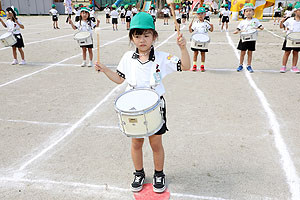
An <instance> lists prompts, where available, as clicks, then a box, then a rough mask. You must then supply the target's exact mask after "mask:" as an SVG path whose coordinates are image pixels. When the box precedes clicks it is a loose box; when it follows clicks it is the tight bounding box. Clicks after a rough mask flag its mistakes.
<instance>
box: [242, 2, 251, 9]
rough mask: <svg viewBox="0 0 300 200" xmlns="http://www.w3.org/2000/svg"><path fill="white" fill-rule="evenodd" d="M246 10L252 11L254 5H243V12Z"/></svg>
mask: <svg viewBox="0 0 300 200" xmlns="http://www.w3.org/2000/svg"><path fill="white" fill-rule="evenodd" d="M246 9H253V10H254V5H253V4H252V3H245V5H244V7H243V10H246Z"/></svg>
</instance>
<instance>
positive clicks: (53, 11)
mask: <svg viewBox="0 0 300 200" xmlns="http://www.w3.org/2000/svg"><path fill="white" fill-rule="evenodd" d="M49 13H50V15H52V21H53V28H54V29H59V27H58V11H57V10H56V5H55V4H52V9H51V10H50V11H49Z"/></svg>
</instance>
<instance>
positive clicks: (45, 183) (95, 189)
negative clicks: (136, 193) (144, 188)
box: [0, 177, 228, 200]
mask: <svg viewBox="0 0 300 200" xmlns="http://www.w3.org/2000/svg"><path fill="white" fill-rule="evenodd" d="M1 182H2V183H5V185H7V183H10V182H12V183H30V184H31V185H30V186H31V187H32V186H33V185H32V184H38V188H39V189H40V188H42V189H44V190H49V189H50V188H51V187H49V186H52V188H53V190H55V189H56V188H55V186H56V187H60V188H61V187H68V188H70V190H67V191H73V190H74V189H77V190H79V191H85V192H88V193H90V194H95V193H103V192H107V193H112V192H118V193H120V192H122V193H126V194H127V195H129V196H133V192H132V191H131V190H130V189H126V188H120V187H114V186H110V185H108V184H103V185H97V184H88V183H80V182H69V181H53V180H45V179H39V180H32V179H24V178H20V179H19V178H6V177H1V178H0V183H1ZM64 191H66V190H64ZM123 195H124V194H123ZM170 196H174V197H178V198H184V199H186V198H189V199H202V200H228V199H224V198H220V197H209V196H199V195H194V194H183V193H172V192H171V193H170Z"/></svg>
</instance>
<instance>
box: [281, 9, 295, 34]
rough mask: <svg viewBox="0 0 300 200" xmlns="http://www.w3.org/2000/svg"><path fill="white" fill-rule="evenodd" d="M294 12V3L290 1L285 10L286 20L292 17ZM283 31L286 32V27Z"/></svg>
mask: <svg viewBox="0 0 300 200" xmlns="http://www.w3.org/2000/svg"><path fill="white" fill-rule="evenodd" d="M293 12H294V11H293V4H291V3H289V4H288V6H287V9H286V11H285V12H284V16H283V18H284V19H285V20H287V19H288V18H290V17H292V15H293ZM282 32H286V30H285V27H284V28H283V31H282Z"/></svg>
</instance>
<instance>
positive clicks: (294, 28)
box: [280, 3, 300, 73]
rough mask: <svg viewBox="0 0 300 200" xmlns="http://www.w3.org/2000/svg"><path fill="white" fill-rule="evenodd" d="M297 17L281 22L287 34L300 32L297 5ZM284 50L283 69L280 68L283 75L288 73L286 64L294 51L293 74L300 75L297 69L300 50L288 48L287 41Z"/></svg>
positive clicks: (299, 16) (299, 5) (299, 10)
mask: <svg viewBox="0 0 300 200" xmlns="http://www.w3.org/2000/svg"><path fill="white" fill-rule="evenodd" d="M295 9H296V10H295V17H294V18H285V19H283V20H281V22H280V28H284V27H285V28H287V34H289V33H291V32H300V4H299V3H297V4H296V5H295ZM282 50H283V51H284V54H283V58H282V67H281V68H280V72H281V73H285V72H286V64H287V61H288V59H289V56H290V54H291V51H293V60H292V68H291V72H295V73H300V70H299V69H298V67H297V62H298V53H299V51H300V48H289V47H286V39H285V40H284V42H283V47H282Z"/></svg>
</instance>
